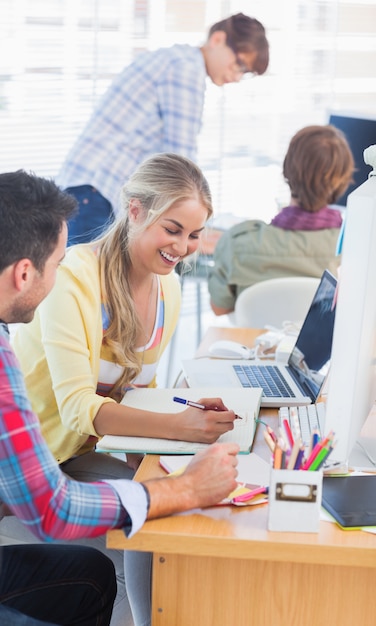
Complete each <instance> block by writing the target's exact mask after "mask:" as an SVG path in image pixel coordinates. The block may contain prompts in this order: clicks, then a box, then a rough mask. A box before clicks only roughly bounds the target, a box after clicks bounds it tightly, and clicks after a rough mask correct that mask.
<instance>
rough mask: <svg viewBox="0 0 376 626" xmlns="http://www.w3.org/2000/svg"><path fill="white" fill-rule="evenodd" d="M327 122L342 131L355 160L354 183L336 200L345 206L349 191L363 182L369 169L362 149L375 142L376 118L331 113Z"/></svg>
mask: <svg viewBox="0 0 376 626" xmlns="http://www.w3.org/2000/svg"><path fill="white" fill-rule="evenodd" d="M329 124H332V126H335V127H336V128H338V129H339V130H341V131H342V132H343V133H344V135H345V136H346V139H347V141H348V143H349V146H350V148H351V152H352V153H353V157H354V161H355V172H354V175H353V178H354V183H352V184H351V185H350V186H349V187H348V189H347V191H346V192H345V193H344V194H343V196H342V197H341V198H339V200H337V204H338V205H340V206H346V204H347V197H348V195H349V193H351V192H352V191H354V189H356V188H357V187H359V185H361V184H362V183H364V182H365V181H366V180H367V178H368V174H369V173H370V171H371V168H370V166H369V165H366V164H365V163H364V158H363V151H364V150H365V149H366V148H368V146H371V145H373V144H376V118H374V119H366V118H363V117H351V116H347V115H340V114H336V113H333V114H331V115H330V117H329Z"/></svg>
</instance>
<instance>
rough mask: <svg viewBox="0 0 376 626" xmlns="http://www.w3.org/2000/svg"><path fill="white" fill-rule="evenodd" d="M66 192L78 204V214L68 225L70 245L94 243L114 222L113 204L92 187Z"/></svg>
mask: <svg viewBox="0 0 376 626" xmlns="http://www.w3.org/2000/svg"><path fill="white" fill-rule="evenodd" d="M65 191H66V192H67V193H69V194H70V195H71V196H74V197H75V198H76V200H77V202H78V213H76V215H75V216H74V217H73V218H72V219H71V220H70V221H69V223H68V245H70V246H73V245H74V244H75V243H87V242H89V241H92V240H93V239H95V238H96V237H99V235H101V234H102V233H103V231H104V230H105V229H106V228H107V227H108V226H109V225H110V224H111V223H112V222H113V221H114V213H113V210H112V206H111V203H110V202H109V201H108V200H106V198H104V197H103V196H102V195H101V194H100V193H99V191H97V190H96V189H95V188H94V187H92V186H91V185H81V186H79V187H68V188H67V189H65Z"/></svg>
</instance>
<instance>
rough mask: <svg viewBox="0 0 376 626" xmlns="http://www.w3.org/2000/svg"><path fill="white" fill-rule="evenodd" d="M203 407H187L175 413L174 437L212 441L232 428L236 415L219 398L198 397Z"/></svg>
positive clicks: (204, 441)
mask: <svg viewBox="0 0 376 626" xmlns="http://www.w3.org/2000/svg"><path fill="white" fill-rule="evenodd" d="M197 402H198V403H199V404H202V405H204V406H205V407H206V408H205V409H196V408H194V407H189V408H187V409H186V410H185V411H182V412H181V413H178V414H176V415H175V418H176V419H175V423H174V437H173V438H175V439H179V440H182V441H194V442H201V443H214V442H215V441H217V439H218V437H220V435H222V434H223V433H226V432H227V431H229V430H233V428H234V421H235V419H236V415H235V413H234V411H231V410H229V409H228V408H227V407H226V406H225V405H224V404H223V401H222V399H221V398H200V399H199V400H198V401H197Z"/></svg>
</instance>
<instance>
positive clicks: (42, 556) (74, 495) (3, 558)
mask: <svg viewBox="0 0 376 626" xmlns="http://www.w3.org/2000/svg"><path fill="white" fill-rule="evenodd" d="M75 207H76V202H75V200H74V199H73V198H72V197H71V196H68V195H67V194H65V193H63V192H62V191H61V190H60V189H59V188H58V187H57V186H56V185H55V183H53V182H52V181H49V180H46V179H43V178H39V177H37V176H34V175H29V174H27V173H26V172H24V171H22V170H19V171H18V172H13V173H8V174H0V518H1V517H2V516H3V515H4V514H11V515H15V516H17V517H18V518H19V519H20V520H21V521H22V522H24V523H25V524H26V525H27V526H28V527H29V528H30V529H31V530H32V532H33V533H34V534H35V535H36V536H37V537H38V538H39V539H43V540H45V541H53V540H55V539H79V538H83V537H96V536H98V535H100V534H103V533H105V532H106V531H107V530H108V529H110V528H123V529H124V531H125V532H126V534H127V535H131V534H133V533H135V532H136V531H137V530H138V529H139V528H140V527H141V526H142V524H143V523H144V521H145V519H146V518H154V517H159V516H165V515H169V514H171V513H174V512H177V511H184V510H187V509H190V508H195V507H197V506H210V505H212V504H215V503H216V502H218V501H220V500H221V499H222V498H223V497H225V496H226V495H227V494H228V493H230V491H232V489H233V488H234V486H235V484H236V482H235V478H236V473H237V472H236V463H237V460H236V454H237V451H238V450H237V446H235V445H232V444H231V445H219V444H214V445H213V446H211V447H210V448H209V449H208V450H207V451H205V453H204V454H200V455H198V456H197V457H195V459H194V460H193V462H192V463H191V464H190V465H189V466H188V468H187V470H186V472H185V473H184V474H183V475H182V476H181V477H178V478H174V479H171V478H166V479H165V480H156V481H148V482H147V483H146V484H141V483H136V482H132V481H129V480H123V479H120V480H116V481H112V480H103V481H98V482H95V483H81V482H78V481H74V480H72V479H70V478H68V477H67V476H66V475H65V474H63V473H62V471H61V470H60V468H59V466H58V465H57V463H56V461H55V459H54V457H53V455H52V454H51V452H50V450H49V448H48V447H47V444H46V443H45V441H44V439H43V437H42V435H41V431H40V425H39V421H38V418H37V416H36V415H35V414H34V413H33V412H32V409H31V406H30V403H29V401H28V398H27V394H26V389H25V385H24V381H23V376H22V373H21V371H20V368H19V364H18V362H17V359H16V357H15V355H14V353H13V351H12V348H11V346H10V343H9V333H8V324H9V323H15V322H22V323H27V322H29V321H31V320H32V318H33V315H34V311H35V308H36V307H37V306H38V304H39V303H40V301H41V300H42V299H43V298H44V297H45V296H46V295H47V294H48V292H49V291H50V290H51V289H52V287H53V285H54V282H55V275H56V270H57V267H58V265H59V263H60V262H61V261H62V259H63V257H64V254H65V246H66V240H67V225H66V221H67V219H69V217H70V216H71V215H72V213H73V211H74V209H75ZM0 531H1V526H0ZM115 593H116V581H115V575H114V568H113V565H112V562H111V561H110V560H109V559H108V558H107V557H105V556H104V555H103V554H101V553H100V552H99V551H97V550H94V549H92V548H85V547H82V546H81V547H80V546H79V547H76V546H65V545H64V546H63V545H60V546H58V545H55V546H49V545H40V544H33V545H25V544H22V545H10V546H3V547H2V548H1V552H0V622H1V623H3V624H4V623H9V624H12V625H16V624H30V625H33V626H34V625H35V626H36V625H37V624H39V623H40V622H39V620H42V621H43V623H46V622H48V623H54V624H63V623H64V624H70V625H74V624H80V625H82V626H84V625H85V626H89V625H93V626H94V624H95V625H96V626H101V625H106V624H109V622H110V618H111V613H112V606H113V601H114V597H115ZM26 616H27V617H26ZM5 620H7V621H5Z"/></svg>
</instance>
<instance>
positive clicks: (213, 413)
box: [94, 398, 235, 443]
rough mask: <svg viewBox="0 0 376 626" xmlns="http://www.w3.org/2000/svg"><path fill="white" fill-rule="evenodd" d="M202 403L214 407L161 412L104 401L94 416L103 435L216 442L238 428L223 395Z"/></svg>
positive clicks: (99, 432) (232, 412) (98, 431)
mask: <svg viewBox="0 0 376 626" xmlns="http://www.w3.org/2000/svg"><path fill="white" fill-rule="evenodd" d="M198 402H199V403H200V404H204V405H205V406H206V407H212V409H211V410H210V409H209V410H205V411H203V410H202V409H196V408H193V407H189V408H188V409H186V410H185V411H182V412H179V413H158V412H152V411H143V410H140V409H134V408H131V407H127V406H125V405H123V404H104V405H102V406H101V407H100V409H99V411H98V413H97V415H96V417H95V419H94V426H95V429H96V431H97V433H98V434H99V435H106V434H110V435H128V436H136V437H137V436H144V437H162V438H164V439H179V440H182V441H194V442H203V443H213V442H214V441H217V439H218V437H219V436H220V435H222V434H223V433H225V432H227V431H228V430H232V429H233V428H234V420H235V413H234V411H229V410H228V409H227V407H225V405H224V404H223V402H222V400H221V398H201V399H199V400H198Z"/></svg>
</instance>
